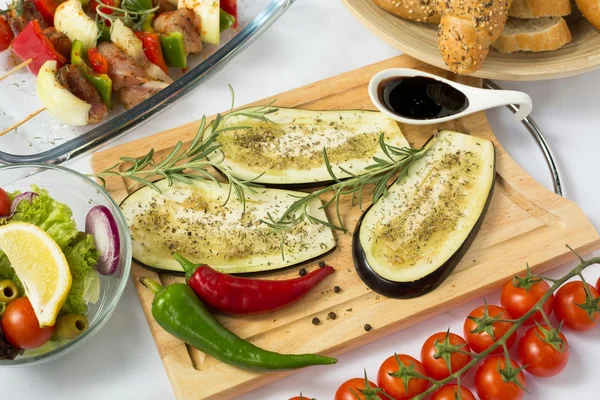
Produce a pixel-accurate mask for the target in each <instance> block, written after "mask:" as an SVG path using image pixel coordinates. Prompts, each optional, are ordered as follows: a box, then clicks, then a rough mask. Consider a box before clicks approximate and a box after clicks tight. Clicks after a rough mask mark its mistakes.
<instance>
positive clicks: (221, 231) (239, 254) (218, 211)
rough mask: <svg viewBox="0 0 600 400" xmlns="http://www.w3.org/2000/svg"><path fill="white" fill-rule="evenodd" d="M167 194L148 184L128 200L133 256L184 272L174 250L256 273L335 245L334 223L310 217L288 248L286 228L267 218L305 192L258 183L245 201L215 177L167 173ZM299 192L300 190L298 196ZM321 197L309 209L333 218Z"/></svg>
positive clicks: (230, 269)
mask: <svg viewBox="0 0 600 400" xmlns="http://www.w3.org/2000/svg"><path fill="white" fill-rule="evenodd" d="M155 185H156V186H157V187H158V188H159V189H160V190H161V193H159V192H157V191H156V190H153V189H152V188H151V187H149V186H146V187H143V188H141V189H139V190H137V191H136V192H134V193H132V194H131V195H129V197H127V198H126V199H125V200H124V201H123V202H122V203H121V209H122V211H123V214H124V215H125V218H126V220H127V223H128V225H129V229H130V234H131V239H132V248H133V258H134V259H135V260H136V261H137V262H139V263H140V264H142V265H144V266H146V267H148V268H150V269H154V270H158V271H162V272H175V273H180V272H182V269H181V266H180V265H179V263H178V262H177V261H176V260H175V259H174V258H173V257H172V254H173V253H174V252H179V253H181V254H183V255H184V256H185V257H186V258H188V259H189V260H191V261H193V262H195V263H199V264H208V265H210V266H211V267H213V268H215V269H216V270H219V271H221V272H224V273H255V272H262V271H269V270H274V269H279V268H284V267H288V266H291V265H295V264H299V263H302V262H305V261H308V260H311V259H313V258H316V257H318V256H321V255H323V254H325V253H327V252H329V251H330V250H331V249H333V248H334V247H335V239H334V237H333V233H332V231H331V229H330V228H328V227H326V226H324V225H321V224H316V223H314V224H313V223H310V222H308V221H306V222H302V223H301V224H300V225H298V226H296V227H295V228H294V229H293V230H292V231H290V232H289V233H288V234H287V235H286V237H285V241H284V257H282V253H281V238H282V232H277V231H275V230H274V229H272V228H271V227H269V226H268V225H266V224H264V223H263V222H261V220H263V221H264V220H267V219H268V215H269V214H270V215H271V216H272V217H273V218H274V219H277V218H278V217H280V215H281V214H282V213H283V212H284V211H285V210H287V209H288V207H289V206H290V205H291V204H292V203H293V202H294V201H295V200H297V196H303V195H306V193H302V192H292V191H287V190H278V189H266V188H253V190H254V191H255V192H254V193H252V192H250V191H246V193H245V195H246V208H245V212H244V208H243V204H242V203H241V202H240V201H239V200H238V199H237V198H236V196H235V193H232V195H231V198H230V199H229V201H228V202H227V204H225V200H226V199H227V197H228V192H229V185H228V184H224V183H221V184H218V183H216V182H212V181H194V182H193V183H192V184H186V183H181V182H175V183H174V184H173V185H172V186H170V187H169V186H168V183H167V181H166V180H161V181H158V182H155ZM293 196H296V197H293ZM321 206H322V203H321V201H320V199H318V198H317V199H314V200H313V201H311V202H310V203H309V206H308V212H309V214H310V215H312V216H314V217H315V218H318V219H321V220H324V221H326V220H327V216H326V215H325V211H324V210H323V209H322V208H321Z"/></svg>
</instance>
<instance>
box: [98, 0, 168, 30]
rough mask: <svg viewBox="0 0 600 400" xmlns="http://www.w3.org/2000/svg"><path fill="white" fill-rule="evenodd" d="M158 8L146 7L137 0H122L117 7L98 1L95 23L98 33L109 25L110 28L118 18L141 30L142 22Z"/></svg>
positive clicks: (127, 24)
mask: <svg viewBox="0 0 600 400" xmlns="http://www.w3.org/2000/svg"><path fill="white" fill-rule="evenodd" d="M158 9H159V7H158V6H156V7H154V8H150V9H147V8H145V7H144V6H143V5H142V4H141V3H140V1H139V0H123V1H122V2H121V5H120V6H119V7H115V6H110V5H107V4H104V3H98V6H97V7H96V25H98V28H99V31H100V33H99V34H100V35H101V34H102V30H103V29H104V28H105V27H108V26H109V25H110V27H111V29H112V26H113V25H114V23H115V21H116V20H118V19H120V20H121V21H123V23H124V24H125V25H126V26H129V27H131V28H134V29H135V30H138V31H141V30H142V28H143V25H144V22H145V21H146V20H147V19H148V18H150V16H151V15H152V14H154V13H155V12H156V11H158Z"/></svg>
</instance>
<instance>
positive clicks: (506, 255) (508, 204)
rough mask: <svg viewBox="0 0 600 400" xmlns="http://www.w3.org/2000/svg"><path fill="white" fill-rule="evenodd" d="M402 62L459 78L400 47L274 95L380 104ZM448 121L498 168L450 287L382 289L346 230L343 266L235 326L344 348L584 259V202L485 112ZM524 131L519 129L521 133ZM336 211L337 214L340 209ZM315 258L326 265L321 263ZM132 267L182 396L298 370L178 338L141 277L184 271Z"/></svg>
mask: <svg viewBox="0 0 600 400" xmlns="http://www.w3.org/2000/svg"><path fill="white" fill-rule="evenodd" d="M392 67H408V68H417V69H421V70H424V71H427V72H430V73H435V74H439V75H440V76H444V77H446V78H450V79H452V76H451V74H450V73H448V72H445V71H442V70H440V69H437V68H434V67H431V66H428V65H425V64H423V63H421V62H419V61H416V60H414V59H412V58H410V57H408V56H400V57H396V58H392V59H390V60H386V61H383V62H380V63H377V64H373V65H370V66H367V67H364V68H361V69H357V70H355V71H351V72H347V73H345V74H342V75H339V76H336V77H333V78H329V79H326V80H323V81H320V82H317V83H314V84H311V85H308V86H305V87H301V88H298V89H294V90H291V91H289V92H286V93H282V94H279V95H277V96H274V98H277V103H276V105H279V106H286V107H302V108H309V109H317V110H341V109H373V108H374V107H373V104H372V103H371V101H370V100H369V96H368V94H367V84H368V82H369V79H370V78H371V77H372V76H373V75H374V74H375V73H376V72H378V71H380V70H382V69H385V68H392ZM463 82H464V78H463ZM467 83H470V84H473V85H480V84H481V81H480V80H478V79H476V78H469V80H467ZM270 100H271V99H265V100H262V101H259V102H257V104H266V103H267V102H269V101H270ZM198 125H199V123H190V124H187V125H184V126H181V127H179V128H175V129H172V130H169V131H165V132H162V133H159V134H157V135H154V136H151V137H147V138H144V139H141V140H138V141H135V142H131V143H127V144H124V145H121V146H117V147H114V148H112V149H108V150H105V151H102V152H98V153H95V154H94V155H93V157H92V166H93V169H94V171H96V172H98V171H102V170H104V169H106V168H109V167H110V166H112V165H114V164H115V163H116V162H118V161H119V157H121V156H131V157H138V156H141V155H143V154H145V153H146V152H148V151H149V150H150V149H151V148H154V149H155V150H156V151H157V153H158V154H159V155H162V156H165V155H166V154H168V152H169V151H170V150H171V148H172V146H173V145H175V144H176V142H177V141H178V140H183V141H184V142H186V141H189V140H191V138H192V137H193V136H194V134H195V133H196V130H197V128H198ZM444 127H445V128H449V129H453V130H456V131H459V132H464V133H469V134H472V135H476V136H480V137H484V138H487V139H490V140H492V141H494V143H495V145H496V152H497V177H496V188H495V191H494V196H493V199H492V202H491V205H490V208H489V211H488V213H487V216H486V218H485V222H484V224H483V226H482V228H481V230H480V232H479V235H478V236H477V238H476V239H475V241H474V243H473V245H472V246H471V248H470V249H469V251H468V252H467V254H466V255H465V257H464V258H463V260H462V261H461V263H460V264H459V265H458V266H457V268H456V269H455V270H454V273H453V274H452V275H451V276H450V277H449V278H448V279H447V280H446V282H445V283H444V284H443V285H442V286H440V287H439V288H438V289H436V290H435V291H433V292H432V293H429V294H427V295H425V296H422V297H419V298H416V299H412V300H394V299H388V298H386V297H383V296H379V295H377V294H376V293H374V292H372V291H370V290H369V289H368V288H367V287H366V286H365V285H364V284H363V283H362V282H361V281H360V279H359V278H358V276H357V275H356V273H355V272H354V268H353V263H352V255H351V251H350V243H351V234H352V232H349V233H347V234H343V233H336V239H337V248H336V250H335V251H334V252H333V253H331V254H328V255H326V256H324V257H323V260H325V261H326V262H327V263H328V264H330V265H332V266H334V267H335V268H336V269H337V272H336V274H334V275H333V276H332V277H331V278H328V279H327V280H326V281H325V282H323V283H322V284H321V285H320V286H319V287H318V288H317V289H316V290H315V291H313V292H312V293H310V294H309V295H308V296H307V297H306V298H304V299H303V300H302V301H301V302H299V303H297V304H295V305H293V306H291V307H289V308H286V309H284V310H281V311H278V312H275V313H271V314H267V315H262V316H253V317H246V318H233V317H226V316H222V317H219V319H220V320H221V321H223V323H224V324H225V326H227V327H228V328H229V329H231V330H232V331H234V332H235V333H237V334H238V335H240V336H241V337H243V338H246V339H248V340H250V341H252V342H253V343H255V344H256V345H258V346H261V347H264V348H267V349H269V350H274V351H279V352H283V353H291V352H294V353H307V352H319V353H324V354H327V355H330V356H336V355H339V354H341V353H343V352H346V351H349V350H352V349H355V348H357V347H360V346H362V345H365V344H367V343H369V342H372V341H374V340H377V339H379V338H382V337H384V336H386V335H389V334H391V333H393V332H396V331H398V330H400V329H403V328H405V327H408V326H410V325H413V324H416V323H418V322H420V321H422V320H425V319H427V318H431V317H432V316H434V315H436V314H440V313H442V312H444V311H446V310H448V309H451V308H454V307H456V306H457V305H459V304H461V303H465V302H467V301H469V300H470V299H473V298H475V297H479V296H482V295H485V294H487V293H489V292H492V291H494V290H496V289H498V288H499V287H500V286H501V285H502V284H504V283H505V282H506V280H507V279H508V278H509V277H510V276H512V275H514V274H516V273H519V272H522V271H524V269H525V263H526V262H529V264H530V266H531V267H532V269H533V270H534V271H536V272H541V271H544V270H547V269H550V268H552V267H555V266H558V265H560V264H564V263H565V262H567V261H570V260H572V259H574V257H573V254H571V253H570V252H569V251H567V249H566V248H565V244H566V243H568V244H570V245H571V246H572V247H573V248H575V249H576V250H577V251H579V253H580V254H586V253H589V252H591V251H593V250H595V249H597V248H599V247H600V237H599V236H598V233H597V232H596V231H595V229H594V228H593V226H592V224H591V223H590V222H589V220H588V219H587V218H586V216H585V215H584V214H583V212H582V211H581V210H580V209H579V207H578V206H577V205H576V204H574V203H572V202H571V201H569V200H567V199H564V198H562V197H559V196H557V195H555V194H554V193H551V192H550V191H548V190H547V189H545V188H544V187H542V186H541V185H540V184H538V183H537V182H536V181H534V180H533V179H532V178H531V177H530V176H528V175H527V174H526V173H525V172H524V171H523V170H522V169H521V168H520V167H519V166H518V165H517V164H516V163H515V162H514V161H513V160H512V159H511V158H510V156H509V155H508V154H507V153H506V152H505V151H504V149H502V146H500V144H499V143H498V141H497V140H496V138H495V137H494V134H493V133H492V131H491V130H490V127H489V125H488V122H487V120H486V117H485V114H484V113H479V114H475V115H472V116H469V117H466V118H464V119H462V120H459V121H456V122H453V123H449V124H446V125H445V126H444ZM438 128H440V126H425V127H415V126H402V130H403V132H404V134H405V135H406V137H407V139H408V140H409V142H410V143H411V145H413V146H420V145H422V144H423V143H424V142H425V141H426V140H427V139H428V138H429V137H430V136H431V134H432V133H433V132H434V130H436V129H438ZM518 130H519V129H515V131H516V132H518ZM516 132H515V134H518V133H516ZM107 189H108V191H109V193H111V195H112V196H113V197H114V198H115V200H116V201H117V202H120V201H122V200H123V199H124V198H125V197H126V196H127V194H128V191H127V185H126V184H125V182H124V181H123V180H122V179H120V178H118V177H116V178H114V177H113V178H110V179H108V180H107ZM343 209H344V210H345V212H344V218H345V225H346V226H348V227H352V226H354V225H355V222H356V220H357V219H358V217H359V216H360V210H359V209H358V208H356V207H354V208H353V207H351V205H350V204H349V202H347V203H345V204H344V205H343ZM329 211H331V210H329ZM329 217H330V219H332V218H334V216H333V215H331V214H330V215H329ZM308 267H309V268H311V269H312V268H316V262H312V263H310V264H309V265H308ZM132 271H133V278H134V282H135V286H136V290H137V292H138V295H139V297H140V301H141V303H142V308H143V309H144V312H145V314H146V318H147V320H148V324H149V326H150V330H151V331H152V335H153V336H154V340H155V341H156V346H157V347H158V351H159V353H160V356H161V358H162V361H163V363H164V366H165V369H166V371H167V374H168V376H169V379H170V380H171V384H172V385H173V389H174V390H175V394H176V395H177V397H178V398H179V399H186V400H187V399H206V398H211V399H231V398H233V397H235V396H237V395H241V394H243V393H246V392H248V391H250V390H253V389H256V388H258V387H260V386H262V385H265V384H268V383H270V382H273V381H275V380H277V379H280V378H282V377H284V376H286V375H288V374H291V373H292V372H290V371H285V372H275V373H255V372H249V371H244V370H240V369H237V368H234V367H231V366H228V365H225V364H223V363H220V362H218V361H217V360H215V359H213V358H212V357H209V356H205V355H204V354H203V353H201V352H199V351H197V350H195V349H193V348H191V347H190V346H187V345H186V344H184V343H183V342H181V341H179V340H177V339H175V338H174V337H172V336H171V335H169V334H168V333H166V332H165V331H164V330H163V329H162V328H160V327H159V326H158V325H157V324H156V323H155V322H154V320H153V319H152V314H151V302H152V295H151V293H150V292H149V291H148V290H147V289H145V288H144V287H142V286H141V285H140V284H139V283H138V278H139V277H140V276H149V277H152V278H154V279H159V280H160V281H161V282H162V283H163V284H165V285H166V284H170V283H173V282H182V281H183V278H181V277H174V276H170V275H166V274H160V275H159V274H156V273H154V272H151V271H148V270H146V269H144V268H142V267H140V266H139V265H136V264H135V263H134V264H133V268H132ZM297 271H298V268H297V267H296V268H291V269H287V270H285V271H280V272H275V273H271V274H269V275H267V277H274V278H291V277H295V276H297ZM334 286H339V287H340V288H341V289H342V290H341V292H340V293H334V291H333V287H334ZM331 311H333V312H335V313H336V314H337V319H335V320H330V319H328V318H327V314H328V313H329V312H331ZM313 317H318V318H319V319H320V320H321V321H322V322H321V324H320V325H319V326H314V325H312V323H311V320H312V319H313ZM367 323H368V324H370V325H371V326H372V327H373V329H372V330H371V331H370V332H366V331H365V330H364V328H363V327H364V325H365V324H367ZM319 368H335V367H319Z"/></svg>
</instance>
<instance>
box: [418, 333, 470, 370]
mask: <svg viewBox="0 0 600 400" xmlns="http://www.w3.org/2000/svg"><path fill="white" fill-rule="evenodd" d="M466 351H468V345H467V342H466V341H465V339H463V338H462V337H460V336H458V335H456V334H454V333H450V332H438V333H436V334H434V335H431V336H430V337H429V339H427V340H426V341H425V343H424V344H423V347H422V348H421V362H422V363H423V366H424V367H425V371H427V375H428V376H430V377H431V378H433V379H436V380H441V379H444V378H447V377H449V376H450V374H451V373H450V371H449V370H448V364H447V361H446V360H448V361H449V363H450V366H451V369H452V372H456V371H458V370H459V369H461V368H462V367H464V366H465V365H467V364H468V363H469V361H471V356H470V355H468V354H464V353H462V352H466Z"/></svg>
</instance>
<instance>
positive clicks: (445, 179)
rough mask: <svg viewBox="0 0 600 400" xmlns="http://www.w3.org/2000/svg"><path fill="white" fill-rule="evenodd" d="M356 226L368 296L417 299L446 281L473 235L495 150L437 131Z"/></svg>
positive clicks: (488, 194)
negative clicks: (424, 152)
mask: <svg viewBox="0 0 600 400" xmlns="http://www.w3.org/2000/svg"><path fill="white" fill-rule="evenodd" d="M426 146H427V147H428V148H429V150H428V151H427V153H426V155H425V156H424V157H423V158H421V159H419V160H417V161H415V162H414V163H413V164H411V165H410V166H409V167H408V170H407V171H405V172H406V173H404V174H402V175H401V176H400V177H399V178H398V179H397V180H396V182H394V184H392V186H391V187H390V188H389V192H388V195H387V196H386V197H383V198H381V199H380V200H379V201H378V202H377V203H375V204H374V205H372V206H371V207H370V208H369V209H368V210H367V211H366V212H365V213H364V214H363V216H362V217H361V219H360V220H359V222H358V224H357V227H356V230H355V232H354V236H353V257H354V266H355V268H356V271H357V272H358V275H359V276H360V277H361V279H362V280H363V281H364V282H365V283H366V284H367V286H369V287H370V288H371V289H373V290H374V291H376V292H378V293H380V294H383V295H385V296H389V297H395V298H412V297H418V296H421V295H424V294H426V293H428V292H430V291H432V290H433V289H435V288H436V287H437V286H439V285H440V284H441V283H442V282H443V281H444V279H446V278H447V277H448V275H450V273H451V272H452V270H453V269H454V267H455V266H456V265H457V264H458V263H459V261H460V260H461V258H462V257H463V255H464V254H465V253H466V251H467V249H468V248H469V246H470V245H471V243H472V242H473V239H474V238H475V236H476V235H477V231H478V230H479V227H480V226H481V224H482V222H483V219H484V216H485V213H486V210H487V208H488V205H489V203H490V200H491V198H492V192H493V187H494V177H495V148H494V144H493V143H492V142H490V141H489V140H485V139H481V138H477V137H474V136H469V135H465V134H462V133H456V132H450V131H442V132H439V133H437V134H435V135H434V136H433V138H432V139H431V140H430V141H429V142H428V143H427V144H426Z"/></svg>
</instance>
